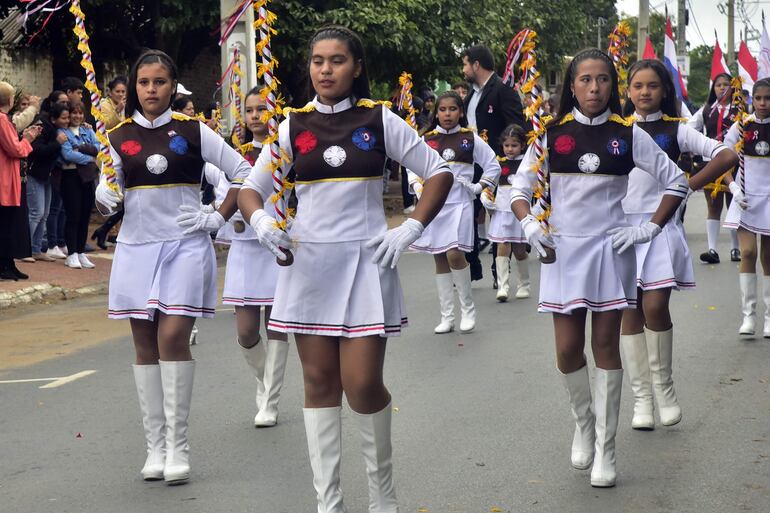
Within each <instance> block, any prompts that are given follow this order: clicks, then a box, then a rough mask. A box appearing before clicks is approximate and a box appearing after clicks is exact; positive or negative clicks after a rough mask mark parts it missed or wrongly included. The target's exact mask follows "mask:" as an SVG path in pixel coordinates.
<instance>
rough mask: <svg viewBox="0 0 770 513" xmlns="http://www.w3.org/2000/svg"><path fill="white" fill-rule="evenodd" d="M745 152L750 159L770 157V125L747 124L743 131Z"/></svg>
mask: <svg viewBox="0 0 770 513" xmlns="http://www.w3.org/2000/svg"><path fill="white" fill-rule="evenodd" d="M743 151H744V155H747V156H749V157H770V124H768V123H764V124H761V123H756V122H753V121H752V122H751V123H749V124H747V125H746V127H745V128H744V130H743Z"/></svg>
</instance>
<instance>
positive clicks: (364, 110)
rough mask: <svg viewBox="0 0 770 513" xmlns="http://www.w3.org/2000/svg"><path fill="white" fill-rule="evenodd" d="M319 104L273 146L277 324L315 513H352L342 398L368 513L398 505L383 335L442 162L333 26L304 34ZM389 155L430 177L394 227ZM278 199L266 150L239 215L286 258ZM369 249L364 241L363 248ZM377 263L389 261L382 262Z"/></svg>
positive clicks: (429, 213)
mask: <svg viewBox="0 0 770 513" xmlns="http://www.w3.org/2000/svg"><path fill="white" fill-rule="evenodd" d="M309 46H310V48H309V55H310V58H309V62H308V73H309V76H310V77H309V78H310V80H309V83H310V84H311V85H312V91H311V93H314V94H315V98H314V99H313V101H311V102H310V103H309V104H308V105H307V106H305V107H304V108H301V109H296V110H292V111H290V113H289V114H288V116H287V118H286V119H285V120H284V121H283V122H282V123H281V125H280V128H279V139H278V140H279V143H280V147H281V150H282V151H283V152H286V157H287V158H289V159H291V160H292V163H291V164H284V166H283V169H284V170H286V171H288V169H289V168H290V167H293V168H294V171H295V172H296V182H295V183H296V188H295V192H296V194H297V198H298V208H297V214H296V217H295V220H294V222H293V224H292V227H291V237H292V239H293V240H294V241H295V244H294V247H293V249H292V251H293V253H294V256H293V263H292V264H291V265H290V266H286V267H282V268H281V269H280V272H279V274H278V285H277V288H276V291H275V301H274V305H273V311H272V314H271V317H270V323H269V325H268V326H269V328H271V329H273V330H275V331H280V332H284V333H294V334H295V340H296V342H297V352H298V353H299V357H300V361H301V362H302V370H303V374H304V381H305V409H304V419H305V431H306V434H307V443H308V452H309V456H310V466H311V467H312V469H313V485H314V486H315V490H316V492H317V499H318V511H319V512H321V511H323V512H325V513H342V512H344V511H346V509H345V506H344V505H343V499H342V492H341V490H340V478H339V469H340V452H341V436H342V433H341V426H342V419H341V410H342V408H341V404H342V394H343V392H344V393H345V396H346V397H347V400H348V403H349V404H350V407H351V409H352V410H353V411H354V418H355V420H356V423H357V424H358V429H359V431H360V433H361V437H362V438H361V448H362V452H363V455H364V460H365V462H366V472H367V476H368V481H369V511H371V512H375V511H376V512H387V513H394V512H396V511H398V505H397V502H396V496H395V491H394V486H393V478H392V461H391V459H392V448H391V441H390V428H391V414H392V409H391V397H390V394H389V392H388V390H387V388H385V385H384V384H383V376H382V374H383V364H384V358H385V345H386V337H389V336H397V335H399V334H400V332H401V329H402V327H403V326H404V325H405V323H406V315H405V314H406V312H405V311H404V306H403V298H402V293H401V286H400V283H399V279H398V272H397V270H396V262H397V261H398V259H399V257H400V254H401V252H403V251H404V250H406V249H407V248H408V247H409V244H411V243H412V242H414V241H415V240H417V239H418V238H419V236H420V234H421V233H422V232H423V230H424V227H425V225H427V224H428V223H429V222H430V221H431V220H432V219H433V217H435V216H436V214H437V213H438V211H439V210H440V209H441V205H442V204H443V202H444V200H445V198H446V196H447V193H448V191H449V188H450V187H451V184H452V175H451V173H450V172H449V168H448V166H447V164H446V163H445V162H444V161H443V160H442V159H441V158H440V157H439V155H438V154H437V153H436V152H435V151H432V150H431V149H430V147H429V146H428V145H426V144H425V143H424V142H423V141H422V140H421V139H420V137H419V136H418V134H417V132H415V131H414V130H413V129H412V128H410V127H409V125H407V123H406V122H405V121H403V120H402V119H401V118H399V117H398V116H396V115H395V114H394V113H392V112H391V111H390V109H389V108H388V106H387V105H381V104H379V103H377V102H373V101H371V100H368V99H367V97H368V96H369V80H368V77H367V73H366V60H365V57H364V50H363V44H362V43H361V40H360V39H359V37H358V35H356V34H355V33H354V32H352V31H351V30H349V29H347V28H345V27H339V26H328V27H323V28H321V29H319V30H318V31H316V33H315V34H314V35H313V36H312V38H311V40H310V45H309ZM387 158H391V159H393V160H395V161H397V162H400V163H402V164H403V165H404V166H408V167H409V168H410V169H412V170H413V171H414V172H415V173H417V174H418V175H420V176H421V177H422V178H423V179H424V180H425V189H424V191H423V194H422V200H421V201H420V203H419V204H418V205H417V207H416V209H415V211H414V213H413V214H412V217H410V218H408V219H407V220H406V221H405V222H404V223H403V224H402V225H400V226H399V227H397V228H394V229H392V230H387V225H386V223H385V215H384V210H383V205H382V190H383V181H382V175H383V169H384V164H385V160H386V159H387ZM272 193H273V180H272V177H271V172H270V151H269V149H268V148H263V151H262V153H261V154H260V156H259V159H258V161H257V163H256V165H255V166H254V169H253V170H252V172H251V175H249V178H248V179H247V181H246V186H245V187H244V189H243V190H242V191H241V193H240V195H239V198H238V200H239V206H240V208H241V213H242V214H243V217H244V219H248V220H249V224H250V225H251V226H252V227H253V228H254V230H255V232H256V233H257V238H258V239H259V241H260V242H261V243H262V244H264V245H265V246H267V247H268V248H270V249H271V251H273V252H274V253H275V254H276V255H278V258H279V259H280V260H285V259H286V258H287V257H286V256H285V254H284V253H283V251H282V249H281V248H280V247H283V248H289V247H290V246H291V244H292V242H291V240H289V238H288V235H287V234H286V233H285V232H282V231H281V230H280V229H278V228H277V225H276V223H275V219H273V218H272V216H271V215H270V214H268V213H267V212H266V211H265V210H264V205H265V204H266V203H267V202H268V201H269V199H268V198H269V197H270V196H271V195H272ZM367 241H368V242H367ZM378 262H381V265H377V263H378Z"/></svg>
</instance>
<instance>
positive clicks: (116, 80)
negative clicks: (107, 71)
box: [107, 75, 128, 91]
mask: <svg viewBox="0 0 770 513" xmlns="http://www.w3.org/2000/svg"><path fill="white" fill-rule="evenodd" d="M118 84H123V85H124V86H128V79H127V78H126V77H124V76H123V75H118V76H117V77H115V78H113V79H112V80H110V81H109V82H107V88H108V89H109V90H110V91H112V90H113V89H115V88H116V87H117V86H118Z"/></svg>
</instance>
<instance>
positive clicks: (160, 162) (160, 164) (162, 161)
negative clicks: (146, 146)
mask: <svg viewBox="0 0 770 513" xmlns="http://www.w3.org/2000/svg"><path fill="white" fill-rule="evenodd" d="M145 165H146V166H147V170H148V171H149V172H150V173H152V174H154V175H162V174H163V173H165V172H166V169H168V160H166V157H164V156H163V155H160V154H158V153H155V154H153V155H150V156H149V157H147V160H146V161H145Z"/></svg>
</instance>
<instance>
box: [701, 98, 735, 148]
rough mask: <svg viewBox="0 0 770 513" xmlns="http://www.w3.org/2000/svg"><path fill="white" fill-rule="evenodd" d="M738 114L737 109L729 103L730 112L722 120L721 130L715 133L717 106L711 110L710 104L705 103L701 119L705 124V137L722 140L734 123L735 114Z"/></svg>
mask: <svg viewBox="0 0 770 513" xmlns="http://www.w3.org/2000/svg"><path fill="white" fill-rule="evenodd" d="M737 114H738V109H737V108H735V107H734V106H733V105H732V104H731V105H730V114H729V115H728V116H727V117H726V118H725V119H723V120H722V131H721V132H720V133H717V127H718V126H719V115H720V112H719V107H717V108H716V109H714V112H713V113H712V112H711V106H709V105H707V106H705V107H703V121H704V123H703V124H704V125H705V126H706V137H709V138H711V139H716V140H717V141H724V140H725V136H726V135H727V131H728V130H730V127H731V126H733V123H735V116H736V115H737Z"/></svg>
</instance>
